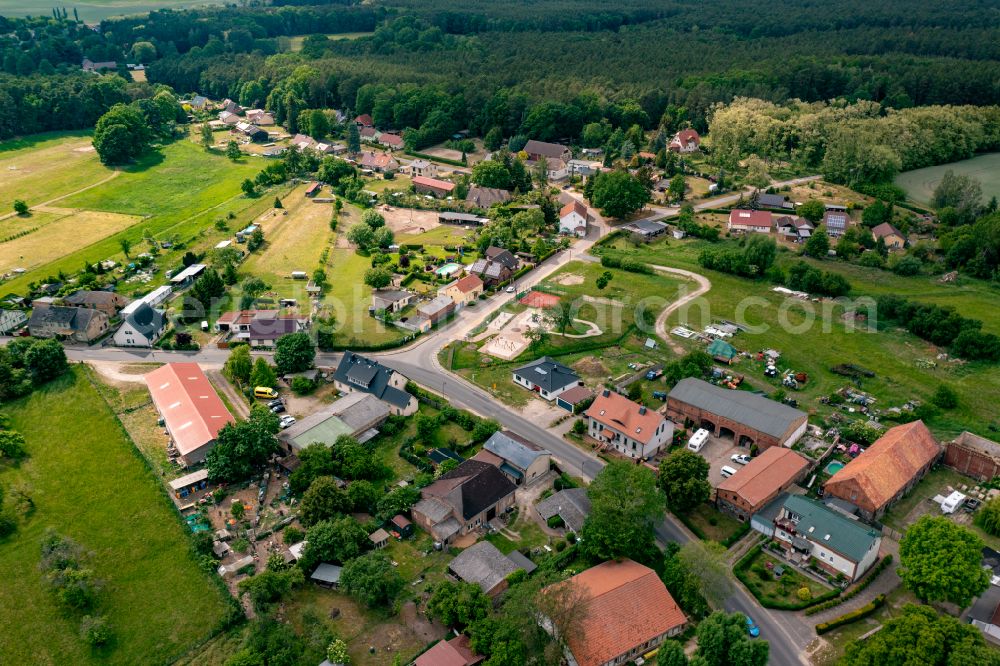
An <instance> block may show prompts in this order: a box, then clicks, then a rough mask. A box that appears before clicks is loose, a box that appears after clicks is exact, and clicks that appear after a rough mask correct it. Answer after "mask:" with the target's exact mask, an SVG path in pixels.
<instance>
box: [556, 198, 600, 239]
mask: <svg viewBox="0 0 1000 666" xmlns="http://www.w3.org/2000/svg"><path fill="white" fill-rule="evenodd" d="M592 221H593V216H592V215H591V214H590V211H588V210H587V207H586V206H585V205H584V204H582V203H580V202H579V201H573V202H571V203H568V204H566V205H565V206H563V207H562V209H561V210H560V211H559V233H561V234H568V235H571V236H578V237H580V238H583V237H584V236H586V235H587V225H588V224H590V222H592Z"/></svg>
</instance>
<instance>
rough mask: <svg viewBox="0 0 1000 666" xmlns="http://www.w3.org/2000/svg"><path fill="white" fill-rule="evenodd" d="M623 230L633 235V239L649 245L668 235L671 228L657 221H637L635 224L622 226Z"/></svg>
mask: <svg viewBox="0 0 1000 666" xmlns="http://www.w3.org/2000/svg"><path fill="white" fill-rule="evenodd" d="M621 228H622V229H623V230H624V231H627V232H628V233H629V234H631V235H632V238H634V239H640V240H642V241H643V242H646V243H648V242H649V241H651V240H653V239H654V238H657V237H659V236H662V235H663V234H665V233H667V229H668V228H669V227H668V226H667V224H666V223H665V222H659V221H657V220H636V221H635V222H629V223H628V224H624V225H622V227H621Z"/></svg>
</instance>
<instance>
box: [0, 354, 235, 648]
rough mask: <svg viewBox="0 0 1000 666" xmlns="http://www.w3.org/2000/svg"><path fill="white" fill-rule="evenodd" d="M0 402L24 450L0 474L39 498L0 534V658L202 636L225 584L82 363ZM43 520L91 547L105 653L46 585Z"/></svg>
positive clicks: (181, 644) (220, 604)
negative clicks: (107, 638) (205, 562)
mask: <svg viewBox="0 0 1000 666" xmlns="http://www.w3.org/2000/svg"><path fill="white" fill-rule="evenodd" d="M4 413H5V414H7V415H8V416H9V417H10V418H11V421H12V425H13V427H14V428H16V429H17V430H19V431H21V432H22V433H23V434H24V436H25V438H26V439H27V443H28V450H29V453H30V457H29V458H28V459H27V461H26V462H25V463H24V464H22V465H21V466H20V467H19V468H16V469H7V470H5V471H3V472H2V473H0V483H2V484H3V485H4V486H5V487H8V488H9V487H12V486H14V487H17V486H22V487H25V488H27V489H29V491H30V493H31V495H32V497H33V499H34V501H35V504H36V510H35V512H34V513H33V514H32V515H31V516H30V517H29V518H28V520H27V521H26V522H24V523H22V525H21V527H20V530H19V531H18V532H17V533H16V535H15V536H14V537H12V538H11V539H9V540H8V541H6V542H4V543H3V544H0V580H3V581H4V584H3V585H2V586H0V625H2V626H3V627H4V634H5V635H4V640H3V641H0V662H4V663H13V664H24V663H72V664H89V663H112V664H134V663H165V662H170V661H172V660H173V659H175V658H177V657H178V656H180V655H181V654H183V653H184V652H186V651H187V650H188V649H189V648H190V647H191V646H192V645H193V644H196V643H198V642H199V641H201V640H203V639H205V638H206V637H207V636H208V634H209V632H210V631H211V630H212V628H213V627H214V626H215V625H216V623H217V622H218V621H219V620H220V618H221V617H222V613H223V609H224V597H223V592H222V591H221V590H220V588H219V587H218V586H216V585H215V584H214V582H213V581H212V580H210V579H209V577H208V574H205V573H204V572H203V571H202V570H201V569H199V568H198V566H197V564H196V563H195V561H194V560H193V558H192V556H191V551H190V542H189V539H188V535H187V530H185V529H184V528H183V527H182V526H181V523H180V521H179V520H178V519H177V516H176V513H175V511H174V509H173V507H172V506H171V505H170V504H169V501H168V500H167V498H166V496H165V494H164V492H163V490H162V488H161V486H160V480H159V479H158V478H156V477H155V476H154V475H153V474H151V473H150V472H149V471H148V469H147V468H146V467H145V465H144V464H143V462H142V460H141V459H140V458H139V457H138V456H137V455H136V452H135V450H134V448H133V446H132V443H131V442H130V441H129V440H128V438H127V437H126V436H125V433H124V432H123V430H122V428H121V426H120V425H119V424H118V423H117V422H116V420H115V418H114V415H113V414H112V413H111V411H110V410H109V408H108V407H107V405H106V404H105V403H104V401H103V400H102V399H101V397H100V395H99V394H98V392H97V391H96V390H95V389H94V387H93V386H92V385H91V384H90V383H89V382H88V380H87V379H86V377H85V375H84V373H83V372H82V371H79V370H78V371H75V372H73V373H72V374H70V375H68V376H67V377H64V378H62V379H59V380H57V381H55V382H53V383H51V384H50V385H49V386H47V387H46V388H44V389H43V390H40V391H37V392H36V393H34V394H33V395H31V396H29V397H28V398H25V399H22V400H20V401H17V402H15V403H12V404H11V405H10V406H9V407H7V408H5V409H4ZM48 527H52V528H54V529H55V530H57V531H58V532H59V533H61V534H65V535H67V536H69V537H71V538H73V539H75V540H76V541H77V542H79V543H80V544H81V545H82V546H83V547H84V548H85V549H87V550H89V551H91V552H92V553H93V556H92V559H91V562H90V563H91V566H92V568H93V569H94V570H95V573H96V574H97V576H98V577H99V578H101V579H103V580H105V581H106V584H105V587H104V589H103V590H102V591H101V593H100V599H101V601H100V612H101V613H104V614H106V615H107V616H108V619H109V621H110V623H111V625H112V627H113V628H114V633H115V636H116V641H115V645H114V647H113V648H112V649H111V650H110V651H109V653H108V654H107V655H96V654H94V653H92V652H91V651H90V649H89V648H87V647H86V646H85V645H84V644H83V642H82V641H81V640H80V638H79V636H78V627H79V620H78V618H75V617H71V616H67V615H66V614H65V613H63V611H62V610H61V609H60V608H59V607H58V606H57V605H56V604H55V602H54V599H53V598H52V596H51V594H50V593H49V592H48V591H47V590H46V588H45V585H44V582H43V581H42V579H41V574H40V573H39V571H38V561H39V546H38V543H39V539H40V538H41V536H42V533H43V532H44V531H45V529H46V528H48Z"/></svg>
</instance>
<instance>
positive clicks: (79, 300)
mask: <svg viewBox="0 0 1000 666" xmlns="http://www.w3.org/2000/svg"><path fill="white" fill-rule="evenodd" d="M63 303H64V304H66V305H69V306H72V307H74V308H93V309H94V310H100V311H101V312H103V313H104V314H106V315H108V316H109V317H114V316H115V315H116V314H118V311H119V310H121V309H122V308H124V307H125V306H126V305H128V304H129V299H128V297H127V296H122V295H121V294H116V293H115V292H113V291H92V290H89V289H81V290H80V291H76V292H73V293H72V294H70V295H69V296H67V297H66V298H64V299H63Z"/></svg>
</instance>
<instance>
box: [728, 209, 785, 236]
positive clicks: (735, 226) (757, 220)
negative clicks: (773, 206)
mask: <svg viewBox="0 0 1000 666" xmlns="http://www.w3.org/2000/svg"><path fill="white" fill-rule="evenodd" d="M726 229H728V230H729V231H733V232H736V233H756V234H769V233H771V231H772V230H773V229H774V221H773V220H772V219H771V213H769V212H768V211H766V210H743V209H736V210H732V211H730V212H729V222H728V223H727V224H726Z"/></svg>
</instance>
